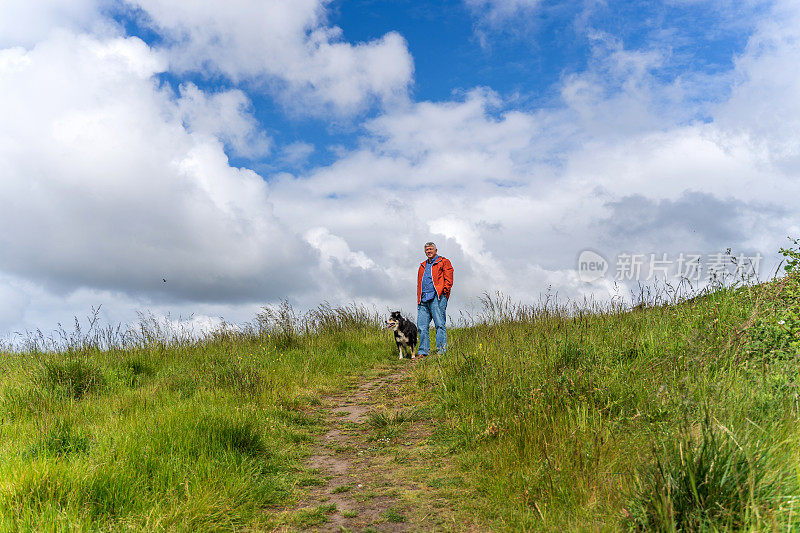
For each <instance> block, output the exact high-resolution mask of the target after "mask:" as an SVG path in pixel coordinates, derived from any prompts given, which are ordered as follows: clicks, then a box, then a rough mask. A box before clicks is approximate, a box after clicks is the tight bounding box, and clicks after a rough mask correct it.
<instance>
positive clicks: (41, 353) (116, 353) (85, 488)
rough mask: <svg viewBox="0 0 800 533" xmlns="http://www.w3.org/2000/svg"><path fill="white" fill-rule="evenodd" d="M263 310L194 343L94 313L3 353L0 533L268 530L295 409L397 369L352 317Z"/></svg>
mask: <svg viewBox="0 0 800 533" xmlns="http://www.w3.org/2000/svg"><path fill="white" fill-rule="evenodd" d="M267 309H268V310H267ZM267 309H265V311H264V313H262V314H260V315H259V316H257V317H256V319H255V320H254V322H253V324H246V325H244V326H240V327H237V328H234V327H231V326H229V325H223V326H222V327H221V328H219V329H217V330H215V331H212V332H209V333H207V334H204V335H198V334H197V333H196V332H191V331H187V330H183V329H181V328H180V327H176V326H175V325H174V323H172V322H170V321H168V320H158V319H156V318H154V317H152V316H146V315H143V316H142V317H140V318H141V320H140V323H139V324H137V325H136V326H134V327H131V328H121V327H115V328H108V327H106V328H101V327H99V324H98V322H97V320H96V316H97V314H96V313H94V314H93V315H92V316H90V318H89V320H88V324H89V325H88V327H86V326H84V327H81V323H80V322H77V321H76V326H75V328H74V331H72V332H66V331H65V330H63V329H59V331H57V332H56V333H55V334H54V335H52V336H50V337H45V336H44V335H42V334H41V333H38V332H37V333H36V334H34V335H32V336H30V337H29V338H27V339H25V342H23V343H21V344H20V343H17V344H16V345H15V347H13V349H11V347H7V348H6V349H5V350H4V351H3V353H2V354H0V361H2V374H1V375H0V530H4V531H7V530H20V529H22V530H61V529H80V530H83V529H86V530H94V529H125V528H131V529H137V530H138V529H145V530H160V529H169V530H172V529H179V530H220V529H222V530H234V529H242V528H244V529H259V528H271V527H274V526H275V525H276V520H277V519H276V515H275V513H274V512H270V511H269V508H270V507H271V506H276V505H287V504H290V503H291V502H292V499H293V498H294V494H295V489H294V487H295V483H296V481H297V477H298V476H299V473H300V472H301V463H302V457H303V456H304V454H305V453H307V449H308V446H309V443H310V442H312V441H313V432H314V431H316V429H315V428H316V424H317V423H318V421H317V419H315V418H313V417H311V416H310V415H308V414H306V412H305V406H308V405H309V404H312V403H314V402H316V401H318V398H319V395H320V394H323V393H325V392H326V391H329V390H335V389H340V388H342V387H343V386H345V385H346V384H347V383H349V382H350V381H352V380H353V379H356V378H357V377H358V376H361V375H363V374H369V373H370V372H373V371H374V370H375V369H380V368H386V367H389V366H391V365H395V364H397V363H396V362H395V360H394V358H392V357H391V354H393V353H394V352H393V349H392V347H391V345H390V344H389V343H388V342H386V341H387V338H386V335H385V334H383V335H381V334H380V333H377V332H379V329H378V328H379V326H378V323H379V321H378V319H377V314H376V313H372V312H370V311H369V310H368V309H366V308H364V307H360V306H355V305H353V306H348V307H346V308H334V307H331V306H328V305H323V306H320V308H318V309H316V310H314V311H313V312H312V313H310V314H307V315H303V316H299V315H298V314H297V313H295V312H294V311H293V310H292V309H291V308H290V307H289V306H288V304H283V306H281V307H279V308H277V309H275V308H267ZM364 332H373V334H369V335H364Z"/></svg>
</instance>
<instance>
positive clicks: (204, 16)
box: [129, 0, 413, 113]
mask: <svg viewBox="0 0 800 533" xmlns="http://www.w3.org/2000/svg"><path fill="white" fill-rule="evenodd" d="M129 3H130V4H131V5H134V6H136V7H138V8H140V9H142V10H143V11H144V14H145V17H144V22H145V23H147V24H150V25H151V26H152V27H154V28H155V29H156V30H157V31H158V32H159V33H161V34H162V35H164V36H165V37H166V38H167V44H166V45H165V51H166V52H167V54H168V56H169V58H170V66H171V69H172V70H176V71H197V72H201V73H219V74H222V75H224V76H226V77H228V78H230V79H232V80H233V81H234V82H239V81H251V82H257V83H258V82H260V83H267V84H277V86H278V89H279V90H278V91H277V92H276V94H277V95H278V96H279V98H281V99H282V101H283V102H284V103H285V104H286V105H287V106H289V107H290V108H292V109H293V110H294V111H296V112H301V113H307V112H315V111H316V112H319V111H321V110H323V109H327V110H333V111H336V112H339V113H352V112H358V111H361V110H362V109H363V108H364V107H365V106H366V105H368V104H369V103H370V102H371V101H373V100H378V101H383V102H394V101H397V100H398V99H399V100H402V99H405V98H406V91H407V88H408V85H409V84H410V83H411V77H412V73H413V62H412V58H411V55H410V54H409V52H408V50H407V48H406V43H405V40H404V39H403V37H401V36H400V35H399V34H398V33H395V32H390V33H387V34H386V35H384V36H383V37H381V38H380V39H376V40H373V41H370V42H366V43H358V44H351V43H348V42H345V41H344V40H343V35H342V31H341V29H339V28H337V27H332V26H327V25H326V24H325V5H326V2H324V1H321V0H299V1H298V0H291V1H289V0H267V1H264V0H239V1H237V2H233V3H231V2H228V3H219V2H212V1H207V0H204V1H201V2H198V1H195V0H182V1H174V0H129Z"/></svg>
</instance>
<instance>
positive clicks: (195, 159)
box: [0, 33, 311, 301]
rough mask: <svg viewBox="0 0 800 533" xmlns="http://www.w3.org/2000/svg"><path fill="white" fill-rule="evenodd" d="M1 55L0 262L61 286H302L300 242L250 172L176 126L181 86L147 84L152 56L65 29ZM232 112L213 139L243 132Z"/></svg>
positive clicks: (214, 291)
mask: <svg viewBox="0 0 800 533" xmlns="http://www.w3.org/2000/svg"><path fill="white" fill-rule="evenodd" d="M0 57H2V60H0V65H2V67H0V68H2V72H0V115H2V116H3V117H4V119H3V121H2V123H0V139H2V142H0V162H2V163H1V164H0V166H2V167H3V168H4V175H3V179H2V181H0V197H2V198H4V199H6V202H7V205H6V206H5V208H4V209H3V210H2V211H1V212H0V227H3V228H4V230H3V231H2V233H0V241H1V242H2V248H3V253H2V255H0V269H2V270H3V271H5V272H7V273H10V274H14V275H18V276H25V277H26V278H27V279H30V280H33V281H36V282H39V283H42V284H44V285H45V286H47V287H49V288H50V289H51V290H54V291H60V292H68V291H70V290H74V289H76V288H78V287H93V288H99V289H108V290H117V291H123V292H139V293H147V294H151V295H153V296H154V297H158V296H159V295H160V296H169V297H180V298H184V299H194V300H212V301H213V300H226V301H235V300H253V299H257V298H270V297H277V296H278V295H279V293H280V294H282V293H283V292H284V291H285V290H287V289H288V288H290V287H293V288H295V289H301V288H302V286H303V285H302V283H301V281H300V279H299V278H300V277H302V275H303V270H304V265H305V262H304V261H303V259H304V258H307V257H310V255H311V250H310V248H309V247H308V246H306V245H304V244H303V243H302V241H300V240H299V239H298V238H297V237H296V236H295V235H294V234H293V232H292V231H291V230H289V229H287V228H286V227H285V226H284V225H282V224H281V223H280V222H279V221H278V220H277V219H276V218H275V217H274V216H273V215H272V212H271V204H270V200H269V197H268V187H267V184H266V183H265V182H264V180H263V179H262V178H261V177H260V176H258V175H257V174H255V173H254V172H252V171H250V170H247V169H238V168H233V167H231V166H230V165H229V163H228V159H227V156H226V155H225V152H224V151H223V145H222V142H221V141H220V140H219V139H218V138H217V137H216V136H214V135H210V134H209V133H208V130H207V128H205V127H204V125H203V124H200V125H198V123H197V121H193V122H192V121H190V122H192V124H194V125H195V126H196V127H194V128H193V127H189V128H188V129H187V128H186V127H185V126H184V123H183V119H184V118H185V116H186V106H187V105H188V104H187V93H186V92H184V94H183V96H182V97H180V98H178V99H175V98H174V97H173V95H172V93H171V91H170V90H169V89H164V88H161V87H160V86H159V85H158V84H157V83H156V82H155V81H154V79H153V75H154V74H155V73H157V72H159V71H161V70H162V69H163V68H164V61H163V58H162V56H160V55H159V54H158V53H156V52H154V51H152V50H151V49H150V48H149V47H148V46H147V45H145V44H144V43H143V42H142V41H140V40H139V39H136V38H122V37H119V38H115V39H111V40H98V39H95V38H91V37H88V36H75V35H70V34H66V33H62V34H60V35H58V36H57V37H53V38H51V39H49V40H48V41H45V42H42V43H40V44H39V45H37V46H36V47H34V48H33V49H32V50H30V51H25V50H22V49H10V50H5V51H3V52H0ZM56 87H57V90H56V89H55V88H56ZM193 97H194V98H195V101H194V102H191V105H197V104H198V102H197V100H198V99H199V100H200V103H201V104H202V105H204V106H205V107H206V108H208V107H211V108H214V105H213V101H214V100H213V99H214V98H215V96H209V97H205V96H203V97H201V96H199V95H198V94H194V96H193ZM216 97H218V96H216ZM209 102H211V104H209ZM221 107H222V108H224V105H223V106H221ZM223 114H224V113H223ZM233 116H236V113H235V112H234V113H233ZM229 118H230V116H226V117H220V120H218V121H217V122H216V128H217V132H216V133H217V134H218V135H220V134H222V133H225V132H231V131H238V132H240V133H244V134H247V133H248V132H249V131H251V130H250V129H249V127H248V123H247V121H245V127H244V128H243V129H242V128H241V127H236V126H237V125H236V124H235V122H236V121H235V120H234V125H233V126H234V127H233V128H232V129H231V128H228V127H229V126H231V124H230V122H229V121H228V120H227V119H229ZM239 126H241V125H239ZM226 128H228V129H226ZM222 136H223V137H224V135H222ZM234 139H235V137H234ZM10 228H13V231H11V230H9V229H10ZM289 265H291V268H290V267H289ZM162 278H166V279H167V282H166V283H164V282H163V281H162Z"/></svg>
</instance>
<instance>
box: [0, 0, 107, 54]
mask: <svg viewBox="0 0 800 533" xmlns="http://www.w3.org/2000/svg"><path fill="white" fill-rule="evenodd" d="M104 3H105V2H104V0H69V1H68V2H64V1H63V0H3V4H2V16H0V48H6V47H10V46H23V47H29V46H33V45H35V44H36V43H38V42H40V41H44V40H46V39H47V38H48V37H50V36H51V35H52V33H53V32H54V31H60V30H64V29H69V30H72V31H83V30H95V31H96V30H99V29H101V28H103V27H105V26H107V25H108V24H107V22H106V21H105V20H104V19H103V17H102V16H101V15H100V13H99V8H100V7H101V6H102V5H103V4H104Z"/></svg>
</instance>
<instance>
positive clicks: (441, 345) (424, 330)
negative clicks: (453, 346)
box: [417, 296, 447, 355]
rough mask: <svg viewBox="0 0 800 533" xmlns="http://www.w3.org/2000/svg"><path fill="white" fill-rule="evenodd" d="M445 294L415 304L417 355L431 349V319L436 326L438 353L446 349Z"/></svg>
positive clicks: (426, 352)
mask: <svg viewBox="0 0 800 533" xmlns="http://www.w3.org/2000/svg"><path fill="white" fill-rule="evenodd" d="M446 309H447V296H442V297H441V298H434V299H433V300H431V301H430V302H422V303H421V304H419V305H417V329H418V330H419V350H418V351H417V352H418V353H419V355H427V354H428V353H429V352H430V349H431V340H430V332H429V331H428V328H429V327H430V325H431V319H433V324H434V326H436V348H437V349H438V350H439V353H444V352H445V350H446V349H447V328H446V326H447V317H446V316H445V310H446Z"/></svg>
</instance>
